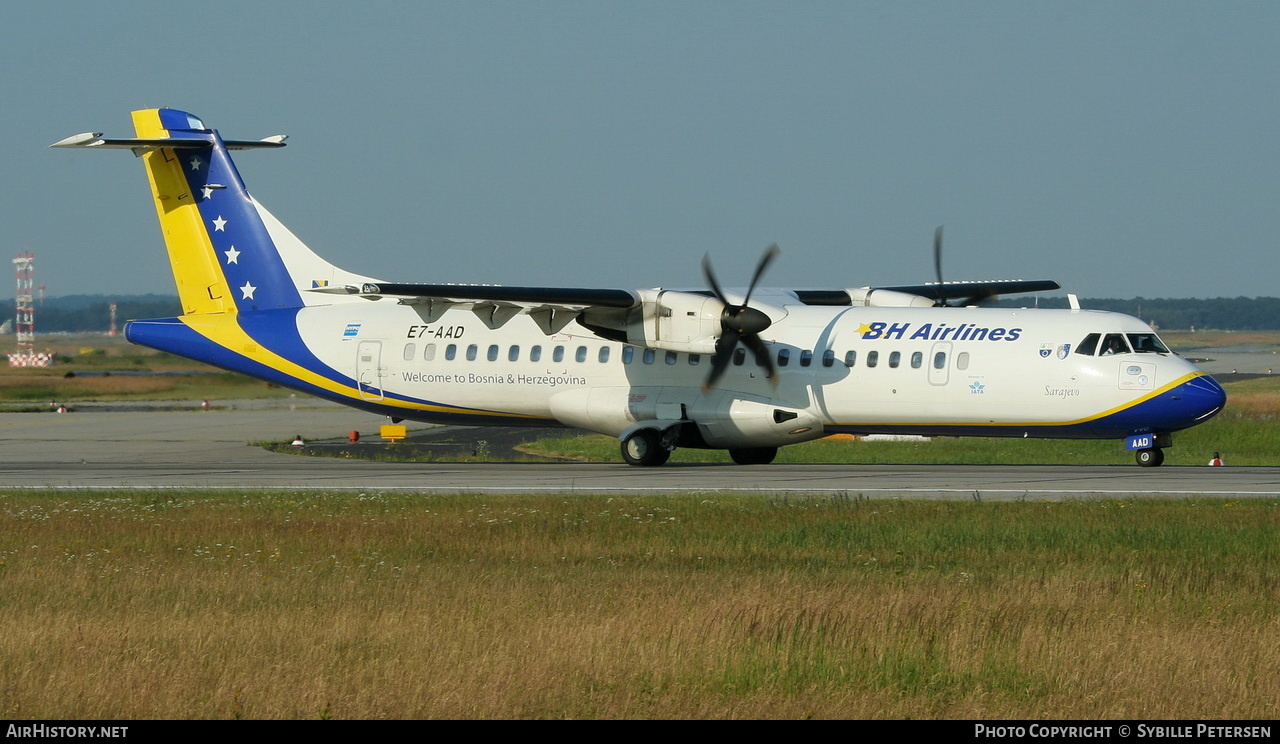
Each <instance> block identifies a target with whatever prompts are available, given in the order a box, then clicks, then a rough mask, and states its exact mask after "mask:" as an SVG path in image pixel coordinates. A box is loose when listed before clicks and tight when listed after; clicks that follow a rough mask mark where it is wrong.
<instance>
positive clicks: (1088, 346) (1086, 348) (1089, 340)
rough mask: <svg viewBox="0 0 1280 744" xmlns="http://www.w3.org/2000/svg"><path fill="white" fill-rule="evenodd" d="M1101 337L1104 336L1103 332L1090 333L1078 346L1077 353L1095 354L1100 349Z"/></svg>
mask: <svg viewBox="0 0 1280 744" xmlns="http://www.w3.org/2000/svg"><path fill="white" fill-rule="evenodd" d="M1100 338H1102V334H1101V333H1090V334H1089V335H1088V336H1085V337H1084V340H1083V341H1081V342H1080V345H1079V346H1077V347H1076V353H1077V354H1084V355H1085V356H1093V355H1094V354H1095V353H1096V352H1097V351H1098V339H1100Z"/></svg>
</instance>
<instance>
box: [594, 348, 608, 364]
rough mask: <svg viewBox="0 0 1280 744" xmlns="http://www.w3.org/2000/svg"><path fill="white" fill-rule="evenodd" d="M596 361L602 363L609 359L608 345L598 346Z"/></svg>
mask: <svg viewBox="0 0 1280 744" xmlns="http://www.w3.org/2000/svg"><path fill="white" fill-rule="evenodd" d="M596 361H598V362H600V363H601V364H604V363H605V362H607V361H609V347H608V346H601V347H600V353H599V354H597V355H596Z"/></svg>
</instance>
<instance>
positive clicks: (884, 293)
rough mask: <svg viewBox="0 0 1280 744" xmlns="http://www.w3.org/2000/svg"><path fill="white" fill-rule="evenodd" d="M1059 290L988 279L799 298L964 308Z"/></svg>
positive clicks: (1040, 282) (1040, 283)
mask: <svg viewBox="0 0 1280 744" xmlns="http://www.w3.org/2000/svg"><path fill="white" fill-rule="evenodd" d="M1055 289H1061V285H1060V284H1058V283H1057V282H1055V281H1052V280H1048V279H1033V280H1027V279H987V280H982V281H974V282H926V283H925V284H911V285H904V286H892V287H861V288H858V289H798V290H796V291H795V295H796V297H797V298H799V299H800V301H801V302H803V303H804V304H806V305H882V306H904V305H917V306H929V305H943V304H946V302H947V300H957V299H960V300H963V302H961V303H960V304H961V305H976V304H978V303H980V302H982V301H983V300H987V299H990V298H992V297H996V296H999V295H1007V294H1026V293H1028V292H1048V291H1051V290H1055ZM873 298H874V299H873ZM921 300H924V301H923V302H922V301H921Z"/></svg>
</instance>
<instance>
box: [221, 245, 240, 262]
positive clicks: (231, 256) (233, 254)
mask: <svg viewBox="0 0 1280 744" xmlns="http://www.w3.org/2000/svg"><path fill="white" fill-rule="evenodd" d="M222 253H223V254H224V255H225V256H226V257H227V265H228V266H230V265H231V264H236V265H237V266H238V265H240V262H239V261H237V260H236V259H237V258H240V251H238V250H236V247H235V246H234V245H233V246H231V250H229V251H223V252H222Z"/></svg>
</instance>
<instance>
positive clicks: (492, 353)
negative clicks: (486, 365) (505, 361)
mask: <svg viewBox="0 0 1280 744" xmlns="http://www.w3.org/2000/svg"><path fill="white" fill-rule="evenodd" d="M488 359H489V361H491V362H496V361H498V345H497V344H490V346H489V354H488Z"/></svg>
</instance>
